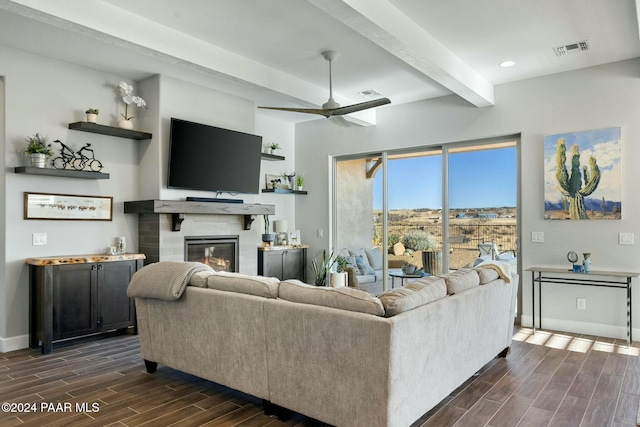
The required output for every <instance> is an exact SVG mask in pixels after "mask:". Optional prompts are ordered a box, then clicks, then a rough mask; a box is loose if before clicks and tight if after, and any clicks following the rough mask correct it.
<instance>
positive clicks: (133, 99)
mask: <svg viewBox="0 0 640 427" xmlns="http://www.w3.org/2000/svg"><path fill="white" fill-rule="evenodd" d="M118 88H119V89H120V93H121V95H122V101H124V114H120V115H121V116H122V117H123V120H119V121H118V127H119V128H122V129H133V122H131V119H133V118H134V117H133V116H129V105H130V104H131V103H133V104H135V105H137V106H138V107H141V108H146V107H147V103H146V102H145V100H144V99H142V98H140V97H139V96H134V95H133V86H131V85H129V84H127V83H126V82H120V84H119V85H118Z"/></svg>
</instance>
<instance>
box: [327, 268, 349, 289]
mask: <svg viewBox="0 0 640 427" xmlns="http://www.w3.org/2000/svg"><path fill="white" fill-rule="evenodd" d="M347 279H348V276H347V272H346V271H341V272H340V273H337V272H332V273H331V274H330V275H329V286H331V287H332V288H341V287H344V286H347Z"/></svg>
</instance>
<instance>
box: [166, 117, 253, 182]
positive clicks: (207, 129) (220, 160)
mask: <svg viewBox="0 0 640 427" xmlns="http://www.w3.org/2000/svg"><path fill="white" fill-rule="evenodd" d="M170 145H171V148H170V149H169V172H168V175H169V176H168V183H167V186H168V187H169V188H182V189H188V190H203V191H215V192H228V193H249V194H257V193H258V192H259V190H260V160H261V155H262V137H261V136H257V135H251V134H248V133H242V132H236V131H232V130H228V129H222V128H218V127H214V126H208V125H203V124H199V123H193V122H188V121H186V120H180V119H176V118H172V119H171V136H170Z"/></svg>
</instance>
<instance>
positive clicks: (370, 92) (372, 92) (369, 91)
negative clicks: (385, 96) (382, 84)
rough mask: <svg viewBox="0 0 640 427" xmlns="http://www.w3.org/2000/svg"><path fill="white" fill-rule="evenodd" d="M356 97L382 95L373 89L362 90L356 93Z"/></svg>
mask: <svg viewBox="0 0 640 427" xmlns="http://www.w3.org/2000/svg"><path fill="white" fill-rule="evenodd" d="M358 95H360V96H366V97H371V96H381V95H382V94H381V93H380V92H378V91H377V90H375V89H367V90H363V91H362V92H358Z"/></svg>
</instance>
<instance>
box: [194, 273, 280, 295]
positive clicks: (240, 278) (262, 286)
mask: <svg viewBox="0 0 640 427" xmlns="http://www.w3.org/2000/svg"><path fill="white" fill-rule="evenodd" d="M207 285H208V286H209V287H210V288H211V289H217V290H219V291H228V292H238V293H241V294H248V295H255V296H258V297H263V298H278V287H279V285H280V281H279V280H278V279H276V278H275V277H263V276H251V275H248V274H241V273H229V272H226V271H217V272H215V273H214V274H212V275H210V276H209V277H208V278H207Z"/></svg>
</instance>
